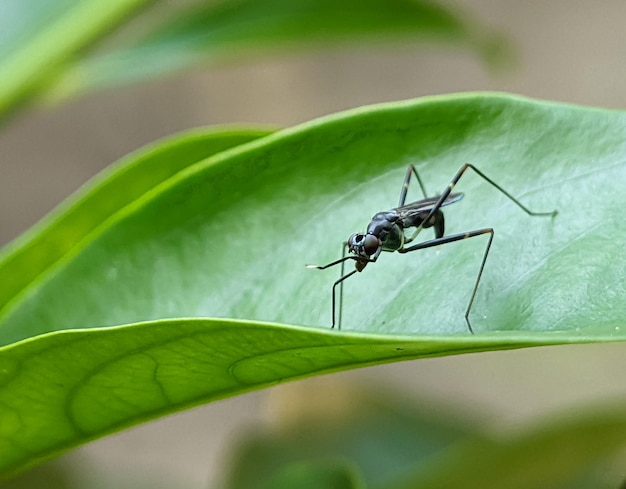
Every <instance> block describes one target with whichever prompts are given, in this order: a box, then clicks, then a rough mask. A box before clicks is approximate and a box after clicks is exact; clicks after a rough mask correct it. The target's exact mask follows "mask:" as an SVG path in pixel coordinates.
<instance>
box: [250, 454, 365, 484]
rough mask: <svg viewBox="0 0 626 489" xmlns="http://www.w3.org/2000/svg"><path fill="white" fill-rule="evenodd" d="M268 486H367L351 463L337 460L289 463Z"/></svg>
mask: <svg viewBox="0 0 626 489" xmlns="http://www.w3.org/2000/svg"><path fill="white" fill-rule="evenodd" d="M256 487H259V486H256ZM268 487H269V488H270V489H293V488H294V487H297V488H299V489H361V488H363V489H364V488H365V486H363V484H362V482H361V481H360V478H359V475H358V473H357V472H356V471H355V470H354V468H353V467H352V466H351V465H350V464H348V463H345V462H343V463H342V462H340V461H335V460H316V461H312V462H301V463H297V464H293V465H289V466H288V467H285V468H284V469H283V470H282V471H281V472H280V473H278V474H276V476H275V478H274V479H273V480H272V481H271V482H270V485H269V486H268Z"/></svg>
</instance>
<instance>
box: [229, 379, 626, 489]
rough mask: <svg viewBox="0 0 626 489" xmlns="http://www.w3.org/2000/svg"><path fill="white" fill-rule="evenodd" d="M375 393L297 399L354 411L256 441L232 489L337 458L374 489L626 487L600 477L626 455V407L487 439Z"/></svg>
mask: <svg viewBox="0 0 626 489" xmlns="http://www.w3.org/2000/svg"><path fill="white" fill-rule="evenodd" d="M376 390H377V393H376V397H374V394H365V393H362V392H361V393H358V391H357V393H355V392H352V394H351V395H350V396H349V397H345V396H344V393H343V392H341V390H340V391H339V392H338V391H337V386H331V387H330V388H328V389H326V390H324V389H321V390H320V389H310V391H309V392H308V393H307V392H306V391H305V392H299V391H298V389H296V394H297V395H298V396H299V397H300V398H302V397H303V398H304V399H300V400H299V403H300V405H304V406H307V404H312V405H313V407H315V406H318V405H321V406H323V405H324V403H323V402H320V401H319V399H320V398H323V399H328V398H331V399H332V398H333V397H339V398H340V399H342V398H343V399H342V402H341V403H340V404H348V401H349V408H348V407H346V406H344V408H343V409H337V410H334V411H333V410H330V409H328V410H326V411H325V410H324V409H323V407H322V409H321V414H320V413H317V414H315V413H314V411H313V409H312V408H311V407H309V406H307V407H306V409H304V411H303V414H302V415H301V416H294V414H291V416H292V417H293V418H294V419H292V420H290V421H289V422H287V423H285V424H284V425H283V426H280V429H278V430H276V429H274V430H272V429H269V428H265V429H264V430H263V431H262V432H260V433H256V434H250V433H249V432H248V435H247V438H246V439H244V440H243V441H242V442H240V444H239V447H238V449H237V451H236V452H235V457H234V460H233V465H232V466H231V467H230V468H229V476H228V478H227V483H226V487H227V488H228V489H251V488H259V489H263V488H265V487H268V488H269V487H272V485H271V484H269V482H268V481H271V480H272V479H273V478H274V477H276V475H275V474H281V473H283V472H284V471H286V470H288V469H289V468H290V467H294V466H296V467H297V466H298V465H299V464H302V465H305V464H306V463H307V461H315V460H321V459H323V460H328V459H331V458H333V457H334V459H335V460H344V461H349V462H351V463H352V464H354V467H356V468H358V470H359V471H360V473H361V474H362V479H363V483H364V484H365V486H366V487H368V488H372V489H387V488H388V489H391V488H406V489H409V488H411V489H412V488H420V489H422V488H423V489H430V488H437V489H445V488H450V489H456V488H458V487H463V488H468V489H473V488H476V489H478V488H484V489H491V488H493V489H496V488H498V489H499V488H503V487H506V488H511V489H517V488H520V489H521V488H524V489H556V488H566V487H568V488H571V487H581V488H582V487H616V486H615V482H616V480H619V473H615V474H614V477H613V481H612V485H610V486H609V485H607V484H608V483H609V482H608V480H607V477H606V466H605V470H604V472H605V473H601V472H598V471H595V473H594V469H595V468H596V467H597V466H598V464H599V463H600V462H606V461H608V460H610V459H615V458H616V455H619V454H620V452H621V451H622V450H623V449H624V448H626V436H625V430H626V409H625V408H624V405H623V403H620V404H617V405H616V404H612V405H611V404H604V405H598V406H596V407H594V408H586V409H585V410H584V411H580V410H579V411H578V412H575V413H573V412H572V411H571V410H570V411H567V412H565V413H560V415H558V416H557V417H555V416H554V415H553V416H551V417H550V418H549V419H547V420H543V421H541V422H534V423H532V425H530V426H528V427H526V428H525V429H524V430H523V432H521V434H513V435H512V434H508V435H499V436H493V435H490V436H487V435H485V434H483V433H482V432H483V431H484V429H485V428H484V427H479V426H478V424H477V423H476V422H472V421H470V420H469V419H468V418H467V414H466V413H465V412H463V411H461V410H460V409H459V408H457V409H456V411H457V412H456V413H455V412H454V410H451V409H450V408H447V409H443V410H442V409H441V407H436V406H434V405H431V406H430V407H428V405H427V404H426V403H424V401H422V405H421V406H419V407H418V406H415V405H412V404H414V403H412V402H411V401H409V400H407V399H405V398H399V397H398V396H397V394H393V393H390V392H385V391H384V389H383V391H382V392H381V391H380V390H379V389H376ZM286 401H287V402H289V399H287V400H286ZM296 405H298V401H296ZM444 414H445V417H444ZM622 458H623V457H622ZM344 463H346V462H344ZM583 482H584V483H586V485H584V484H583ZM293 487H296V486H293ZM319 487H324V486H319Z"/></svg>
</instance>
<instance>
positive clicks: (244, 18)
mask: <svg viewBox="0 0 626 489" xmlns="http://www.w3.org/2000/svg"><path fill="white" fill-rule="evenodd" d="M148 19H149V20H150V21H151V22H150V23H149V24H148V26H149V27H148V26H143V27H142V28H141V29H140V30H139V31H140V32H143V34H142V35H141V36H140V37H139V38H137V37H138V36H135V37H134V38H132V37H131V36H126V37H125V38H123V39H118V41H117V43H115V44H114V45H113V47H112V48H110V49H108V50H101V51H100V52H98V53H94V54H93V55H90V56H89V57H86V58H85V59H83V60H82V61H81V62H79V63H77V64H75V65H74V66H73V67H72V69H70V70H68V72H67V73H66V74H65V75H64V76H63V77H61V78H60V80H59V82H58V84H57V86H56V87H55V89H54V91H53V96H56V97H62V96H65V95H67V94H70V95H71V94H75V93H76V92H81V91H86V90H93V89H100V88H103V87H107V86H114V85H118V84H121V83H130V82H137V81H141V80H145V79H154V77H156V76H163V75H166V74H170V73H173V72H177V71H180V70H183V69H188V68H190V67H193V66H196V65H199V64H205V65H206V64H214V63H216V62H223V61H227V60H232V59H240V58H242V57H249V56H258V55H263V54H265V55H267V54H274V53H276V52H283V53H285V52H293V51H295V50H302V49H306V48H311V47H316V48H323V47H327V48H334V49H336V48H337V47H339V46H344V45H346V44H349V45H357V44H367V45H368V46H373V45H383V44H390V43H395V45H396V46H397V45H398V44H399V43H402V42H404V43H406V42H416V41H417V42H419V41H427V42H437V43H446V44H450V45H456V46H461V47H463V48H464V49H467V50H469V51H470V52H473V53H475V54H476V55H477V56H478V57H480V58H482V59H483V60H485V61H486V62H487V63H489V64H491V65H494V64H497V62H498V61H502V60H503V59H504V58H505V57H506V52H507V49H506V46H507V43H505V42H504V40H503V38H502V37H501V36H499V35H497V34H495V33H494V32H492V31H490V30H489V29H488V28H486V27H485V26H482V25H480V24H479V23H477V22H473V21H471V20H470V19H469V18H468V16H467V15H462V13H461V12H456V11H455V10H454V9H450V8H448V7H445V6H443V5H438V4H437V3H433V2H430V1H422V0H418V1H415V0H340V1H337V0H290V1H285V0H231V1H228V2H198V1H196V2H191V3H189V5H188V7H187V8H186V9H178V10H170V9H161V10H160V11H159V10H156V11H155V12H154V15H152V16H147V20H148Z"/></svg>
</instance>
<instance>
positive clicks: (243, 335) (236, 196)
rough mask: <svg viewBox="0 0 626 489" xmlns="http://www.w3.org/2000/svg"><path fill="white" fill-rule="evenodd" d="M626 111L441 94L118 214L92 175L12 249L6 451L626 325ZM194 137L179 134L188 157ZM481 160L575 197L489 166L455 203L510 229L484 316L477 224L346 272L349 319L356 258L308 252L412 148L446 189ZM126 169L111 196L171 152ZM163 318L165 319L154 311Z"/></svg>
mask: <svg viewBox="0 0 626 489" xmlns="http://www.w3.org/2000/svg"><path fill="white" fill-rule="evenodd" d="M625 126H626V117H625V114H624V113H622V112H611V111H606V110H597V109H588V108H580V107H573V106H567V105H558V104H552V103H545V102H535V101H530V100H527V99H522V98H517V97H511V96H503V95H486V94H473V95H464V96H448V97H435V98H425V99H421V100H416V101H409V102H401V103H394V104H384V105H378V106H373V107H365V108H361V109H357V110H354V111H350V112H347V113H344V114H338V115H334V116H330V117H326V118H323V119H320V120H318V121H313V122H311V123H308V124H304V125H302V126H300V127H296V128H293V129H289V130H284V131H279V132H277V133H274V134H272V135H270V136H266V137H262V138H259V139H255V140H254V141H251V142H249V143H245V144H242V145H240V146H237V147H235V148H232V149H228V150H226V151H222V152H220V153H217V154H215V155H214V156H211V157H209V158H207V159H203V160H200V161H198V162H197V163H196V164H191V165H190V166H186V168H185V169H184V170H183V171H177V172H169V173H168V172H167V171H166V172H164V173H162V180H159V179H156V180H159V181H154V180H153V181H151V182H150V183H149V184H148V185H147V186H149V185H153V187H152V188H151V190H148V191H147V192H146V191H145V186H144V187H142V188H143V189H144V190H142V191H141V192H136V193H132V192H131V193H130V194H126V195H127V197H122V198H120V201H119V202H118V204H119V205H118V204H115V205H113V206H112V207H110V208H107V209H108V210H105V211H104V212H101V211H100V210H98V205H97V203H98V202H101V199H99V198H96V197H93V196H92V194H91V191H90V190H87V191H86V192H85V193H84V194H83V195H82V196H80V197H79V198H77V199H75V204H71V205H68V206H66V207H65V208H64V210H62V211H59V212H58V213H57V214H56V215H55V217H54V218H52V220H51V221H49V223H48V225H43V226H40V227H39V228H38V229H37V230H36V231H34V232H32V233H31V234H30V235H29V236H27V237H26V238H24V239H22V240H21V241H20V242H19V243H18V244H17V245H14V246H11V247H9V248H8V251H6V252H5V254H4V255H3V258H2V259H1V260H0V276H2V277H5V276H6V277H9V276H11V277H12V276H13V275H20V274H21V270H22V269H24V271H25V273H27V275H28V276H29V277H30V278H29V282H28V283H21V282H19V281H18V283H17V285H15V286H14V287H13V289H14V290H13V292H14V293H11V287H9V288H8V289H7V291H6V292H5V294H4V297H5V299H6V302H5V303H4V304H3V305H2V306H0V307H2V309H0V343H2V344H4V345H6V346H5V347H4V348H3V349H2V350H0V420H2V421H1V422H0V467H1V468H0V470H2V471H5V472H7V471H11V470H14V469H16V468H19V467H21V466H22V465H23V464H27V463H33V462H34V461H36V460H38V459H40V458H41V457H47V456H50V455H51V454H52V453H56V452H57V451H59V450H62V449H64V448H66V447H69V446H73V445H76V444H77V443H81V442H84V441H86V440H89V439H92V438H95V437H97V436H101V435H102V434H104V433H108V432H111V431H114V430H118V429H120V428H122V427H124V426H128V425H130V424H133V423H136V422H139V421H141V420H144V419H149V418H151V417H155V416H157V415H160V414H163V413H166V412H171V411H174V410H178V409H182V408H183V407H186V406H190V405H194V404H198V403H201V402H206V401H209V400H212V399H218V398H222V397H227V396H231V395H235V394H238V393H241V392H246V391H249V390H251V389H258V388H261V387H264V386H267V385H271V384H274V383H277V382H281V381H285V380H288V379H293V378H299V377H303V376H307V375H313V374H316V373H320V372H328V371H335V370H341V369H346V368H354V367H358V366H362V365H371V364H375V363H379V362H390V361H397V360H403V359H409V358H420V357H430V356H436V355H446V354H454V353H462V352H469V351H485V350H494V349H506V348H520V347H525V346H534V345H550V344H561V343H584V342H598V341H623V340H624V339H625V334H624V331H625V330H624V317H625V316H626V314H625V313H626V303H624V301H623V300H622V297H623V296H624V290H623V289H624V284H625V283H626V281H624V280H623V279H624V277H625V276H626V263H624V262H623V260H620V259H619V257H620V256H621V254H620V249H619V245H618V243H619V242H620V236H623V235H624V234H626V225H625V224H624V223H623V220H622V219H621V218H620V216H619V213H616V212H615V209H619V208H620V206H621V204H625V203H626V202H623V201H625V200H626V196H625V195H624V193H623V192H621V182H623V181H624V179H625V177H626V166H625V165H624V163H623V160H624V155H625V154H626V140H624V138H623V133H624V129H625ZM258 135H259V134H257V135H256V136H258ZM244 139H245V136H244ZM192 140H193V138H191V140H190V142H189V144H190V147H193V148H197V144H192V143H191V141H192ZM168 144H171V143H167V144H165V146H167V145H168ZM186 144H187V143H186V141H185V139H184V138H183V139H181V141H180V144H179V145H175V146H176V149H175V153H176V154H177V155H178V157H179V158H181V159H183V160H185V161H187V163H190V162H191V161H192V160H193V159H194V158H192V157H189V158H186V157H185V156H184V154H185V147H186ZM233 144H234V142H233ZM226 147H228V145H226ZM153 151H154V152H155V154H158V153H159V151H160V150H159V148H158V147H156V148H154V149H153ZM142 155H143V153H139V154H138V155H136V158H137V160H139V159H141V157H142ZM198 158H202V156H201V155H198ZM133 161H134V160H133V158H132V157H131V158H130V160H129V161H127V163H126V165H130V166H131V167H132V165H133ZM156 161H160V162H161V164H164V163H165V162H166V161H169V159H168V158H165V159H163V158H157V159H156ZM466 161H470V162H472V163H474V164H476V165H477V166H478V167H479V168H480V169H481V170H483V171H484V172H485V173H486V174H488V175H489V176H491V177H492V178H493V179H494V180H496V181H497V182H499V183H500V184H502V185H503V186H504V187H505V188H507V189H508V190H510V191H511V192H512V193H513V194H514V195H516V196H519V197H520V198H521V200H522V201H523V202H525V203H526V204H528V205H529V206H530V207H532V208H533V209H538V210H552V209H553V208H555V207H556V208H558V209H559V212H560V214H559V215H558V216H557V217H556V218H554V219H550V218H532V217H529V216H527V215H525V214H524V213H523V212H521V211H520V210H519V209H518V208H516V207H515V206H514V205H513V204H511V203H510V202H509V201H508V200H507V199H506V198H505V197H503V196H502V195H501V194H499V193H498V192H497V191H495V190H494V189H492V188H490V187H489V185H488V184H486V183H485V182H484V181H482V180H481V179H479V178H478V177H472V176H467V177H465V178H464V179H463V180H462V181H461V182H460V183H459V190H461V191H464V192H465V193H466V197H465V199H464V201H463V202H461V203H458V204H455V205H454V206H450V207H449V208H446V211H447V226H448V232H449V233H456V232H464V231H466V230H468V229H477V228H481V227H485V226H493V227H494V228H495V229H496V237H495V240H494V243H493V246H492V252H491V254H490V256H489V261H488V263H487V266H486V269H485V274H484V277H483V281H482V282H481V287H480V289H479V293H478V295H477V297H476V301H475V306H474V309H473V316H472V319H473V324H474V328H475V330H476V332H477V334H476V335H473V336H472V335H470V334H468V332H467V329H466V326H465V322H464V320H463V313H464V310H465V307H466V305H467V301H468V299H469V294H470V291H471V287H472V285H473V282H474V280H475V277H476V273H477V269H478V266H479V264H480V258H481V256H482V253H483V250H484V246H485V243H484V241H482V242H481V240H480V239H478V238H476V239H473V240H466V241H463V242H459V243H457V244H456V245H447V246H442V247H441V249H440V250H434V249H431V250H425V251H422V252H419V253H414V254H409V255H399V254H387V253H386V254H384V256H382V257H381V258H380V260H379V261H378V263H376V264H372V265H370V266H369V267H368V268H367V270H366V273H364V274H359V275H358V276H356V277H354V278H352V279H351V280H350V281H348V282H346V297H345V308H344V319H345V324H344V331H342V332H337V331H331V330H330V329H329V328H328V323H329V315H330V314H329V313H330V310H329V309H330V304H329V302H330V286H331V284H332V282H333V281H334V280H335V279H336V276H337V275H336V273H337V272H336V271H325V272H320V271H317V270H308V269H305V267H304V264H305V263H307V262H309V263H310V262H318V263H324V262H327V261H331V260H333V259H335V258H337V256H338V254H339V253H340V250H341V242H342V240H344V239H345V238H346V236H348V235H349V234H350V233H352V232H354V231H357V230H359V229H363V226H365V225H366V224H367V221H368V219H369V217H370V216H371V215H372V214H373V213H374V212H376V211H378V210H381V209H388V208H391V207H393V206H394V205H395V202H397V197H398V194H399V191H400V186H401V182H402V179H403V175H404V174H405V171H406V166H407V164H408V163H415V164H416V165H417V167H418V168H419V170H420V172H421V173H422V177H423V179H424V180H425V184H426V187H427V189H428V190H429V192H430V193H434V192H436V191H440V190H441V189H443V188H445V186H446V185H447V183H448V182H449V179H450V178H451V176H452V175H453V174H454V172H455V171H456V170H457V169H458V167H459V166H460V165H461V164H462V163H464V162H466ZM187 163H186V164H185V165H187ZM185 165H183V166H185ZM126 168H128V167H127V166H125V165H122V166H119V167H118V170H117V171H113V172H111V173H109V175H108V176H106V177H103V179H101V180H100V181H99V183H98V184H97V185H96V186H95V187H93V189H92V191H93V192H94V195H96V196H97V194H98V192H102V190H101V189H103V188H106V189H107V191H106V192H107V194H109V195H115V194H117V191H118V188H117V185H116V184H115V182H116V181H119V182H125V183H124V185H122V186H121V188H119V191H120V192H122V195H124V192H123V188H126V187H128V185H129V184H130V183H131V182H132V181H133V180H134V179H138V181H139V180H141V179H142V178H143V177H142V173H143V172H142V171H141V168H143V169H144V170H145V171H147V172H149V173H152V172H156V171H157V170H156V166H155V167H154V168H151V167H150V166H149V165H139V168H140V170H138V172H137V173H136V174H134V176H132V177H129V179H124V178H120V177H118V176H116V175H118V174H121V173H123V172H124V171H125V169H126ZM118 178H120V179H119V180H118ZM107 182H110V185H111V186H110V187H109V186H107ZM122 187H123V188H122ZM607 196H610V197H611V198H607ZM410 198H420V196H419V192H418V189H413V188H411V189H410ZM92 212H93V215H94V216H99V217H98V218H97V219H101V222H100V225H94V222H97V219H95V220H90V219H88V218H87V217H88V216H89V215H90V214H91V213H92ZM72 213H73V214H74V215H75V216H77V217H79V216H82V217H83V218H87V224H86V225H82V224H81V225H79V226H78V228H77V229H82V230H83V233H84V234H83V235H82V236H81V233H77V234H74V235H72V238H71V239H70V240H69V241H68V243H66V244H65V245H64V247H62V248H61V249H60V251H57V252H55V253H56V255H54V259H51V260H48V261H46V260H43V261H41V262H40V263H41V268H42V270H41V273H40V274H38V275H36V274H33V273H32V271H30V272H29V271H28V265H27V264H28V263H29V260H28V257H29V256H31V255H32V256H36V255H37V254H39V253H42V254H44V255H45V254H46V251H45V250H47V249H48V248H47V243H48V239H47V238H48V237H50V239H51V241H54V240H55V239H56V238H55V236H57V233H58V232H59V231H58V229H61V228H64V229H72V228H73V226H74V225H73V222H74V218H70V214H72ZM64 216H65V217H64ZM64 219H68V220H67V224H64V225H63V226H61V227H59V226H57V223H62V222H64ZM77 220H79V219H77ZM64 226H66V227H64ZM20 255H21V257H20V258H19V260H17V261H15V259H14V257H17V256H20ZM20 263H21V265H20ZM206 317H213V318H215V317H217V318H219V317H224V318H228V319H207V318H206ZM168 318H169V319H168ZM181 318H189V319H181ZM193 318H196V319H193ZM233 318H239V320H233ZM149 320H159V321H157V322H152V323H151V322H147V323H146V322H144V323H138V322H140V321H149ZM260 321H272V322H271V323H268V322H260ZM276 321H280V322H283V323H292V324H295V325H299V326H288V325H281V324H276V323H275V322H276ZM132 323H138V324H132ZM114 325H125V326H120V327H118V328H110V327H109V326H114ZM306 325H308V326H306ZM311 326H315V327H311ZM63 330H74V331H67V332H64V331H63ZM47 332H54V333H52V334H48V335H43V336H36V335H41V334H43V333H47Z"/></svg>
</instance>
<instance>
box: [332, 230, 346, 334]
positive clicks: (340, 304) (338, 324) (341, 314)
mask: <svg viewBox="0 0 626 489" xmlns="http://www.w3.org/2000/svg"><path fill="white" fill-rule="evenodd" d="M347 249H348V242H347V241H344V242H343V246H342V247H341V258H345V256H346V250H347ZM345 265H346V262H345V260H344V261H342V262H341V273H340V274H339V277H343V274H344V270H345ZM339 283H340V285H339V321H338V322H337V329H341V317H342V316H343V280H342V281H341V282H339ZM334 299H335V293H334V292H333V301H334ZM332 327H333V328H334V327H335V310H334V307H333V325H332Z"/></svg>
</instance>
